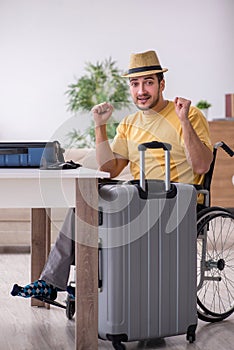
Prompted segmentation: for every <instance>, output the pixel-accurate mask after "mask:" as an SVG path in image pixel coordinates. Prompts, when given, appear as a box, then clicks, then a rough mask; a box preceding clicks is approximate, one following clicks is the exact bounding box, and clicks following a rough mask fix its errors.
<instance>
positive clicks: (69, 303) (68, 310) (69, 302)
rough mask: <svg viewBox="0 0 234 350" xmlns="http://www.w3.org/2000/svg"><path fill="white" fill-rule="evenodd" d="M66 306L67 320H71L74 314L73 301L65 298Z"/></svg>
mask: <svg viewBox="0 0 234 350" xmlns="http://www.w3.org/2000/svg"><path fill="white" fill-rule="evenodd" d="M66 304H67V307H66V316H67V318H68V319H69V320H72V318H73V316H74V314H75V300H74V299H70V298H69V297H67V300H66Z"/></svg>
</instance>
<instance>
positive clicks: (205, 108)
mask: <svg viewBox="0 0 234 350" xmlns="http://www.w3.org/2000/svg"><path fill="white" fill-rule="evenodd" d="M196 107H197V108H199V109H200V110H201V111H202V112H203V114H204V115H205V117H206V118H207V117H208V110H209V108H210V107H211V103H209V102H207V101H206V100H200V101H198V103H197V104H196Z"/></svg>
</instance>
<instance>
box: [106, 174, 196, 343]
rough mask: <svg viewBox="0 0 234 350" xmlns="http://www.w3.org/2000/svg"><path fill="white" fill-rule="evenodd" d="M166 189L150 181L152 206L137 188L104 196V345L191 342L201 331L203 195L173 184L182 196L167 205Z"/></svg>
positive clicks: (112, 188)
mask: <svg viewBox="0 0 234 350" xmlns="http://www.w3.org/2000/svg"><path fill="white" fill-rule="evenodd" d="M162 186H163V183H162V184H161V185H160V181H155V182H154V181H152V182H151V187H152V188H151V189H150V192H151V194H150V196H149V197H151V198H148V199H147V200H146V199H142V198H140V196H139V190H138V186H136V185H132V184H121V185H118V184H117V185H111V184H110V185H108V184H107V185H104V186H102V187H101V189H100V191H99V193H100V200H99V206H100V212H101V213H102V219H101V221H102V222H101V225H100V226H99V238H100V246H101V250H100V251H101V254H100V259H99V265H100V266H99V276H100V280H101V281H100V283H101V288H100V293H99V336H100V337H101V338H103V339H110V337H109V335H120V339H121V338H122V340H123V341H126V340H127V341H133V340H145V339H152V338H157V337H167V336H172V335H177V334H184V333H187V335H188V329H189V327H190V326H192V327H193V328H194V326H195V327H196V324H197V307H196V284H197V283H196V273H197V269H196V203H197V194H196V190H195V189H194V187H193V186H192V185H186V184H173V185H172V186H173V187H174V188H175V187H176V194H175V195H174V196H172V198H165V193H164V195H163V191H162ZM158 187H160V188H159V189H158ZM158 192H161V196H160V195H158ZM160 197H162V198H160ZM195 329H196V328H195Z"/></svg>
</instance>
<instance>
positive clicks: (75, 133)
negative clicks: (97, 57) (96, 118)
mask: <svg viewBox="0 0 234 350" xmlns="http://www.w3.org/2000/svg"><path fill="white" fill-rule="evenodd" d="M85 70H86V72H87V73H86V74H85V75H84V76H82V77H80V78H79V79H76V81H75V82H74V83H72V84H70V85H68V90H67V91H66V94H67V96H68V109H69V110H70V111H71V112H73V113H76V112H78V111H90V110H91V109H92V107H93V106H94V105H96V104H99V103H102V102H105V101H107V102H110V103H112V105H113V106H114V109H115V110H120V109H121V108H124V107H128V106H129V104H130V99H129V88H128V83H127V81H126V80H125V79H123V78H122V77H121V72H120V70H119V69H118V68H117V67H116V62H115V61H113V60H112V59H111V58H109V59H106V60H104V61H102V62H97V63H96V64H92V63H90V62H88V63H87V64H86V67H85ZM117 125H118V122H117V121H116V120H115V119H114V117H112V118H111V120H110V122H109V123H108V124H107V136H108V138H113V137H114V135H115V130H116V127H117ZM67 138H68V145H67V147H89V148H90V147H94V146H95V130H94V122H93V121H91V122H90V126H89V127H88V128H87V129H86V130H85V131H83V132H82V131H80V130H75V129H73V130H72V131H71V132H69V133H68V135H67Z"/></svg>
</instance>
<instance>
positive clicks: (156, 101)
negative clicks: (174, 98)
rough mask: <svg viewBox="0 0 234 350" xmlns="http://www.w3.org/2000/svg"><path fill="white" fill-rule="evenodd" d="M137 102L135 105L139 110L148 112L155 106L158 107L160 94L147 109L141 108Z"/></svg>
mask: <svg viewBox="0 0 234 350" xmlns="http://www.w3.org/2000/svg"><path fill="white" fill-rule="evenodd" d="M137 102H138V99H137ZM137 102H135V105H136V106H137V108H138V109H140V110H141V111H148V110H150V109H153V108H154V107H155V106H157V104H158V102H159V92H158V95H157V97H156V98H155V100H154V101H153V102H152V103H151V104H150V105H149V106H147V107H144V106H142V107H141V106H139V105H138V104H137Z"/></svg>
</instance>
